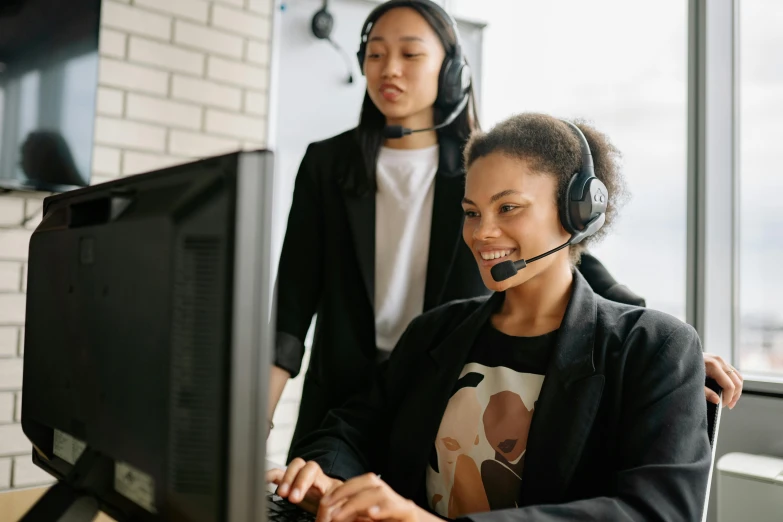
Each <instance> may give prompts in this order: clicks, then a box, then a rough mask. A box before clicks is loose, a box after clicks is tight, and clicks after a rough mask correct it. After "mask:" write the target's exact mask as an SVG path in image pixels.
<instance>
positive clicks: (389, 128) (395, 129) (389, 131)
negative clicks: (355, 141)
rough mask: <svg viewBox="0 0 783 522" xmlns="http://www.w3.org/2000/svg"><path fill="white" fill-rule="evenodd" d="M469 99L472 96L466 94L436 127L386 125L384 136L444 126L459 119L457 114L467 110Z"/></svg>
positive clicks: (391, 137) (404, 134)
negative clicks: (421, 127)
mask: <svg viewBox="0 0 783 522" xmlns="http://www.w3.org/2000/svg"><path fill="white" fill-rule="evenodd" d="M468 101H470V96H468V95H465V96H464V97H463V98H462V100H461V101H460V102H459V104H458V105H457V106H456V107H455V108H454V110H453V111H451V113H450V114H449V115H448V116H447V117H446V119H445V120H443V121H442V122H441V123H439V124H437V125H435V126H434V127H427V128H424V129H409V128H408V127H403V126H402V125H386V126H385V127H384V128H383V136H384V138H389V139H397V138H402V137H403V136H407V135H409V134H413V133H414V132H426V131H431V130H438V129H440V128H443V127H445V126H446V125H449V124H450V123H451V122H453V121H454V120H456V119H457V116H459V114H460V113H461V112H462V111H463V110H465V107H467V105H468Z"/></svg>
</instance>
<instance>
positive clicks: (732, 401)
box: [704, 353, 744, 410]
mask: <svg viewBox="0 0 783 522" xmlns="http://www.w3.org/2000/svg"><path fill="white" fill-rule="evenodd" d="M704 369H705V370H706V372H707V377H710V378H712V379H715V381H716V382H717V383H718V385H719V386H720V387H721V388H723V405H724V406H728V407H729V409H730V410H731V409H733V408H734V406H736V405H737V401H738V400H739V399H740V396H741V395H742V383H743V380H744V379H743V378H742V375H741V374H740V372H738V371H737V369H736V368H735V367H733V366H732V365H730V364H729V363H727V362H726V361H724V360H723V358H722V357H721V356H719V355H713V354H711V353H705V354H704ZM704 393H705V394H706V395H707V400H708V401H710V402H711V403H713V404H718V403H719V402H720V399H719V398H718V394H717V393H715V392H714V391H712V390H710V389H709V388H707V387H706V386H705V387H704Z"/></svg>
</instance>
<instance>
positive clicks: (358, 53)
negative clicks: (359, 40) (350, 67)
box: [356, 44, 364, 75]
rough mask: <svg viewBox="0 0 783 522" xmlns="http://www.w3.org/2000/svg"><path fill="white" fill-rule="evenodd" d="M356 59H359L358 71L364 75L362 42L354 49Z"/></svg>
mask: <svg viewBox="0 0 783 522" xmlns="http://www.w3.org/2000/svg"><path fill="white" fill-rule="evenodd" d="M356 59H357V60H358V61H359V71H360V72H361V73H362V75H364V44H361V45H360V46H359V50H358V51H356Z"/></svg>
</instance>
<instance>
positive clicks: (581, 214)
mask: <svg viewBox="0 0 783 522" xmlns="http://www.w3.org/2000/svg"><path fill="white" fill-rule="evenodd" d="M562 121H563V123H565V124H566V125H568V127H569V128H570V129H571V131H572V132H573V133H574V135H575V136H576V137H577V139H579V147H580V149H581V151H582V168H581V169H580V170H579V172H577V173H575V174H574V175H573V176H572V177H571V181H569V182H568V189H567V190H566V192H565V194H564V196H563V198H564V200H563V201H561V206H560V221H561V222H562V223H563V228H565V229H566V231H567V232H568V233H569V234H571V236H572V237H571V240H570V241H569V244H572V245H574V244H576V243H579V242H580V241H582V240H583V239H585V238H586V237H589V236H592V235H593V234H595V233H596V232H598V231H599V230H600V229H601V227H602V226H604V223H605V222H606V207H607V205H608V204H609V191H608V190H607V188H606V185H604V183H603V182H602V181H601V180H600V179H598V178H597V177H596V176H595V168H594V167H593V155H592V153H591V152H590V145H589V144H588V143H587V138H585V135H584V134H583V133H582V131H581V130H579V127H577V126H576V125H574V124H573V123H571V122H570V121H565V120H562Z"/></svg>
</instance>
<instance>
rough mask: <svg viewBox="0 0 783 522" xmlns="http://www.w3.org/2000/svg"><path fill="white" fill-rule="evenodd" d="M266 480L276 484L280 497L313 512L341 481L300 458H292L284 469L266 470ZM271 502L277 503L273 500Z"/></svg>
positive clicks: (314, 464)
mask: <svg viewBox="0 0 783 522" xmlns="http://www.w3.org/2000/svg"><path fill="white" fill-rule="evenodd" d="M266 481H267V483H269V484H276V485H277V491H276V494H277V495H278V496H279V497H280V498H281V499H285V500H287V501H288V502H290V503H291V504H296V505H297V506H299V507H301V508H302V509H305V510H306V511H309V512H310V513H313V514H317V513H318V507H319V504H320V502H321V498H323V496H324V495H326V494H327V493H328V492H330V491H331V490H333V489H334V488H336V487H337V486H340V485H341V484H342V483H343V482H342V481H341V480H337V479H333V478H331V477H329V476H327V475H326V474H325V473H324V472H323V470H321V467H320V466H319V465H318V464H316V463H315V462H305V461H304V460H302V459H294V460H293V461H291V463H290V464H289V465H288V468H286V469H273V470H270V471H268V472H267V474H266ZM272 502H273V504H274V505H278V504H277V503H276V502H275V501H274V500H273V501H272ZM270 509H271V508H270ZM280 522H282V521H280ZM287 522H289V521H287ZM290 522H293V521H290Z"/></svg>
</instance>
